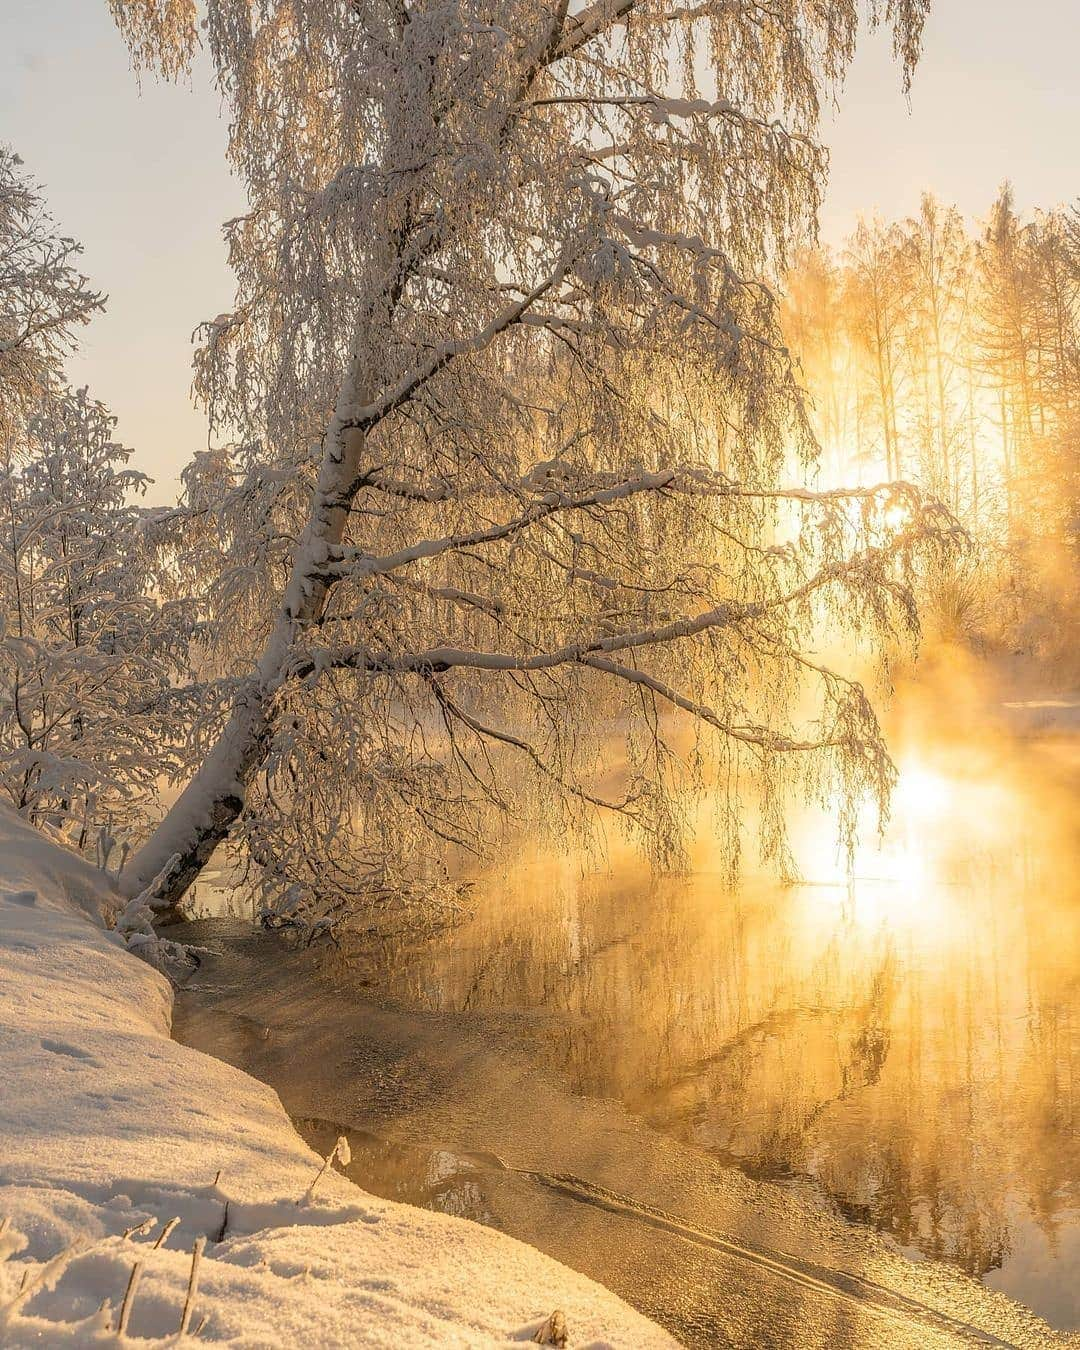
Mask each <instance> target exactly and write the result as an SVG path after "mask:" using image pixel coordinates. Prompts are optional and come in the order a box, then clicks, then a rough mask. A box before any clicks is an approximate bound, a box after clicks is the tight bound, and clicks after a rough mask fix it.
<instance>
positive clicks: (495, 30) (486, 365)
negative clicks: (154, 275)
mask: <svg viewBox="0 0 1080 1350" xmlns="http://www.w3.org/2000/svg"><path fill="white" fill-rule="evenodd" d="M927 3H928V0H883V2H882V3H870V4H869V5H868V6H860V5H859V4H858V3H857V2H856V0H826V3H819V0H774V2H773V3H770V4H762V3H758V0H674V2H673V3H672V0H664V3H658V2H657V0H592V3H587V4H586V5H585V6H584V7H582V8H577V9H571V7H570V5H569V4H567V3H566V0H208V3H207V4H206V5H205V7H202V6H196V5H195V4H194V3H190V0H110V4H111V8H112V10H113V12H114V14H115V15H116V18H117V21H118V23H119V26H120V28H121V31H122V32H123V33H124V35H125V36H126V37H127V39H128V40H129V42H130V43H131V45H132V50H133V52H134V54H135V58H136V61H137V62H139V63H147V64H150V63H154V62H156V63H157V64H158V66H159V67H160V68H162V69H164V70H165V71H166V72H167V73H172V72H174V71H176V70H177V69H180V68H182V67H183V65H184V63H185V61H186V60H187V58H188V56H189V55H190V53H191V51H192V50H193V49H194V45H195V39H196V28H195V25H196V23H197V22H198V21H201V23H202V35H203V38H204V40H205V43H206V45H207V46H208V48H209V52H210V55H211V58H212V60H213V63H214V67H215V70H216V73H217V81H218V85H219V88H220V90H221V93H222V95H223V97H224V99H225V100H226V103H227V105H228V108H229V111H230V116H231V140H230V155H231V159H232V163H233V165H234V167H235V169H236V171H237V172H238V173H239V174H240V175H241V176H242V178H243V180H244V181H245V183H246V185H247V191H248V196H249V209H248V210H247V211H246V212H245V214H244V215H243V216H242V217H241V218H239V219H237V220H234V221H231V222H229V224H228V225H227V227H226V234H227V240H228V245H229V250H230V257H231V261H232V265H233V268H234V270H235V274H236V278H237V293H236V298H235V303H234V305H233V307H232V308H231V309H230V311H229V312H228V313H225V314H222V315H220V316H219V317H218V318H216V319H214V320H213V321H212V322H210V323H208V324H207V325H206V326H205V327H204V329H203V330H202V335H201V345H200V347H199V351H198V355H197V359H196V370H197V375H196V384H197V390H198V393H199V395H200V397H201V398H202V399H203V400H204V402H205V404H206V406H207V407H208V409H209V411H210V416H211V420H212V422H213V424H214V425H215V427H217V428H218V429H219V430H220V431H221V432H222V433H223V434H224V435H227V436H230V437H233V438H235V440H236V443H237V444H238V445H239V447H240V448H239V449H238V450H237V451H236V452H235V453H234V454H233V455H231V456H218V457H214V456H208V457H204V458H203V459H202V460H200V461H199V463H198V464H197V465H195V466H193V470H192V473H191V474H190V475H189V479H188V482H189V488H190V499H189V503H188V515H187V518H186V520H185V522H184V524H183V532H184V533H185V534H186V535H187V537H188V539H189V542H190V545H191V547H192V548H193V549H197V548H199V547H203V548H204V549H205V550H206V552H205V554H204V557H203V565H204V566H205V565H207V563H208V561H209V560H211V559H216V565H217V568H218V580H217V583H216V586H215V588H214V592H213V597H212V599H213V603H214V607H215V610H216V613H217V615H218V617H219V621H220V624H219V640H218V648H219V661H220V669H221V674H222V678H223V681H224V684H223V685H221V686H219V687H224V688H227V689H228V690H229V691H230V697H229V699H228V701H227V703H226V704H225V705H223V706H220V707H218V706H214V707H213V708H211V710H210V712H209V713H208V716H207V720H206V724H205V726H204V727H203V729H202V730H203V733H204V734H206V733H207V732H208V731H209V730H211V729H212V730H213V731H214V733H215V736H216V739H214V741H213V744H212V748H211V749H210V750H209V752H208V754H207V756H206V758H205V760H204V762H203V764H202V766H201V767H200V768H199V770H198V771H197V773H196V774H195V776H194V777H193V779H192V780H191V782H190V783H189V784H188V786H187V788H186V789H185V791H184V792H183V794H182V795H181V796H180V798H179V799H178V801H177V802H176V804H175V806H174V807H173V808H172V810H171V811H170V812H169V813H168V815H167V816H166V818H165V820H164V821H163V823H162V825H161V826H160V828H159V829H158V830H157V831H156V832H155V834H154V835H153V836H152V837H151V838H150V840H149V841H148V843H147V844H146V845H145V847H144V848H143V849H142V850H141V851H140V852H139V854H138V855H137V857H136V858H135V860H134V863H133V865H132V866H131V868H130V869H129V871H128V873H127V878H128V880H127V884H128V886H129V888H130V889H132V890H136V889H138V888H141V887H145V886H146V885H147V884H148V883H149V882H150V881H151V880H152V879H153V878H154V877H155V876H157V875H158V874H162V875H163V880H162V883H161V886H160V895H161V903H162V906H163V908H169V907H172V906H175V904H176V903H177V902H178V901H179V900H180V898H181V897H182V896H183V894H184V892H185V890H186V889H187V888H188V887H189V886H190V884H191V883H192V881H193V880H194V879H195V877H196V876H197V875H198V874H199V871H200V869H201V868H202V867H203V866H204V865H205V863H206V862H207V860H208V859H209V858H210V857H211V856H212V854H213V853H214V851H215V849H216V848H217V847H218V845H219V844H220V843H221V842H222V840H224V839H225V838H226V837H230V836H231V837H232V838H234V839H237V840H240V841H242V842H243V843H244V844H245V845H246V846H247V848H248V851H249V855H250V856H251V857H253V858H254V859H255V860H256V862H257V864H258V867H259V868H260V869H261V872H262V875H263V877H264V879H265V880H266V882H267V884H268V886H269V887H271V888H272V889H274V890H276V891H277V892H279V894H282V895H286V896H288V897H289V902H290V903H293V904H295V905H297V906H299V907H300V908H302V909H303V908H306V909H308V912H311V909H312V908H313V909H314V911H315V912H319V913H323V914H325V913H330V914H334V913H338V912H341V911H342V910H348V909H355V908H356V907H359V906H363V905H364V904H365V903H367V902H368V901H370V900H372V899H373V898H377V897H379V896H382V895H384V894H386V893H387V892H388V891H392V892H395V893H402V892H404V890H406V889H407V888H408V887H409V886H412V885H416V884H421V883H424V882H425V881H426V880H428V879H430V878H425V876H424V869H425V867H426V866H427V864H428V863H429V862H430V861H431V860H432V859H435V858H438V857H440V856H444V852H445V849H446V848H450V849H452V850H459V851H460V850H464V851H465V852H474V853H479V854H481V855H482V854H483V853H484V851H485V849H487V848H489V847H490V845H491V842H492V840H493V839H494V838H495V837H496V836H497V834H498V831H499V829H500V822H504V823H505V822H506V821H511V822H513V826H514V828H519V827H520V828H526V827H527V826H529V825H531V824H532V823H534V822H535V821H536V820H538V819H541V818H547V819H548V820H549V821H554V822H555V823H556V824H557V826H558V827H559V828H560V829H563V828H565V827H570V826H574V825H576V824H585V823H587V821H588V819H589V817H590V816H591V814H592V813H593V812H594V811H595V810H598V809H603V808H604V807H605V806H607V807H610V808H611V809H613V810H615V811H617V812H619V813H621V814H622V816H623V817H624V818H625V819H626V820H627V821H628V822H629V823H630V824H631V826H632V827H634V828H636V829H637V830H638V831H640V833H641V836H642V838H643V839H644V840H645V841H646V842H647V844H648V845H649V847H650V849H651V851H652V852H653V854H654V856H655V857H656V858H657V859H658V860H660V861H672V860H675V859H677V858H678V857H679V855H680V849H681V844H682V839H683V833H684V832H683V826H684V824H685V821H686V818H687V816H688V815H689V813H690V807H691V805H692V803H693V801H694V800H695V795H694V794H695V792H700V791H703V790H705V789H707V788H710V787H716V786H719V787H720V788H721V790H722V794H723V800H725V801H728V802H731V801H732V800H733V799H732V797H731V795H730V793H731V790H732V789H733V788H734V787H735V786H736V785H737V784H738V782H739V781H742V779H741V776H742V775H745V774H746V773H748V772H751V771H752V772H753V775H754V778H755V782H756V790H757V791H759V792H761V793H762V794H763V801H764V813H763V819H764V826H763V831H762V835H763V840H764V846H765V848H766V850H767V851H768V850H771V851H773V852H778V851H780V850H781V849H782V830H781V824H780V820H781V810H782V807H783V803H784V797H785V791H786V789H787V788H788V787H789V786H790V785H791V784H792V783H793V782H795V781H799V782H801V783H804V784H805V783H807V782H808V781H809V782H811V783H812V784H814V785H816V786H818V787H820V788H821V790H823V791H826V790H827V791H832V790H833V788H834V787H836V786H839V787H841V788H842V789H843V792H844V794H846V795H845V797H844V800H846V801H847V802H848V803H850V802H852V801H853V800H854V799H855V798H856V797H857V796H858V795H859V794H861V793H863V792H865V791H867V790H869V791H871V792H873V793H874V794H875V795H877V796H878V797H879V798H880V797H882V796H883V795H884V794H885V793H886V792H887V788H888V784H889V777H890V765H889V761H888V758H887V755H886V753H885V749H884V747H883V745H882V742H881V738H880V735H879V731H878V726H877V722H876V720H875V717H874V714H873V711H872V709H871V706H870V703H869V701H868V700H867V698H866V696H865V695H864V692H863V690H862V688H861V686H860V685H859V684H857V683H855V682H853V681H852V680H851V679H849V678H846V677H845V676H844V674H843V673H842V672H839V671H833V670H831V669H829V668H827V667H826V666H825V665H824V664H822V662H821V661H820V659H819V658H818V657H816V656H815V655H814V636H813V635H814V633H815V631H819V623H820V620H821V619H822V617H823V615H824V614H825V613H826V612H829V613H831V614H832V615H833V616H834V617H836V618H837V619H839V620H840V621H842V622H844V623H847V624H849V625H850V626H851V627H853V628H854V629H856V630H858V631H860V632H864V631H869V630H872V629H874V628H875V627H878V628H880V627H881V626H887V625H888V624H889V623H890V622H892V621H893V619H894V618H895V617H896V615H897V614H900V615H902V616H903V617H905V618H906V619H907V620H910V619H911V617H912V616H911V612H910V608H909V603H908V602H909V595H908V592H907V590H906V588H905V585H904V582H903V566H902V565H903V563H904V562H905V560H906V559H908V558H909V557H910V555H911V551H912V550H913V549H914V548H916V547H918V546H919V545H920V544H922V543H923V542H924V541H926V540H927V539H938V540H940V538H941V537H942V535H943V533H945V532H947V530H948V525H947V523H946V522H945V521H944V519H943V517H942V516H940V515H939V514H938V513H937V511H936V508H934V507H933V506H932V505H930V504H928V503H927V502H925V501H924V500H923V499H922V498H920V497H918V496H917V495H915V494H914V493H913V492H910V491H908V490H906V489H904V488H902V487H893V486H887V485H883V486H881V487H878V488H870V489H863V490H860V491H857V492H851V493H841V492H828V493H817V492H815V491H813V490H812V488H811V487H809V486H807V483H808V481H810V473H811V470H812V465H813V459H814V454H815V447H814V444H813V439H812V437H811V435H810V432H809V430H808V426H807V422H806V419H805V417H804V412H803V407H802V399H801V394H800V390H799V385H798V380H797V376H796V372H795V371H794V369H793V367H792V363H791V361H790V359H789V356H788V353H787V351H786V349H785V347H784V344H783V341H782V338H781V335H780V332H779V329H778V324H777V306H776V300H775V298H774V292H773V289H772V280H773V278H774V277H775V276H776V275H777V273H778V268H779V267H780V266H781V265H782V263H783V259H784V255H785V253H786V250H787V248H788V246H789V244H790V243H791V242H792V241H793V240H794V239H795V238H797V237H799V236H802V235H804V234H805V233H806V232H807V231H808V229H809V228H810V226H811V225H812V221H813V218H814V214H815V211H816V207H817V204H818V197H819V193H820V190H821V186H822V181H823V175H824V167H825V155H824V151H823V149H822V147H821V146H820V144H819V143H818V142H817V141H816V140H815V129H816V126H817V121H818V113H819V105H820V101H821V99H822V97H823V96H825V95H826V94H827V91H828V89H829V88H830V87H831V86H832V85H833V84H834V83H835V82H836V81H837V80H838V79H839V78H840V77H841V76H842V74H843V71H844V70H845V68H846V66H847V64H848V62H849V60H850V58H851V56H852V54H853V51H854V47H855V43H856V39H857V35H858V30H859V25H860V22H861V21H862V20H867V21H869V22H886V23H888V24H889V25H891V28H892V32H893V35H894V43H895V47H896V51H897V54H898V56H899V58H900V62H901V65H902V68H903V71H904V72H905V77H906V75H907V74H909V73H910V71H911V69H912V66H913V63H914V61H915V58H916V55H917V51H918V45H919V36H920V29H921V24H922V20H923V17H924V10H925V8H926V5H927ZM789 475H790V476H789ZM789 482H791V483H794V486H791V487H788V486H785V484H787V483H789ZM898 499H902V501H900V502H899V506H900V508H901V509H898ZM200 531H202V534H201V535H200ZM200 537H201V538H202V541H203V542H202V544H201V545H200V544H199V542H198V540H199V538H200ZM683 727H685V728H687V730H685V731H683V730H681V728H683ZM690 728H692V731H691V730H689V729H690ZM680 735H684V736H688V737H691V739H689V740H688V739H683V740H682V741H680V740H679V736H680ZM613 745H616V746H617V747H618V757H619V759H620V761H623V760H624V761H625V763H621V764H620V767H619V771H618V772H615V771H614V769H613V768H612V746H613ZM676 747H678V748H679V750H680V753H679V754H678V755H676V754H675V748H676ZM733 839H734V836H733Z"/></svg>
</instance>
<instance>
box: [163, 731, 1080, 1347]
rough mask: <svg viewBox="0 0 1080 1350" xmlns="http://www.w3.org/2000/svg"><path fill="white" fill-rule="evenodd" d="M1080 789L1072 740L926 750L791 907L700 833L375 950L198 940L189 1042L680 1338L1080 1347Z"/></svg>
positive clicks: (481, 893)
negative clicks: (667, 862)
mask: <svg viewBox="0 0 1080 1350" xmlns="http://www.w3.org/2000/svg"><path fill="white" fill-rule="evenodd" d="M1078 766H1080V739H1078V738H1077V737H1076V736H1075V734H1072V735H1070V734H1064V733H1058V734H1052V733H1051V734H1045V733H1044V734H1040V735H1036V736H1032V735H1028V736H1026V737H1024V738H1018V737H1015V736H1012V735H1007V734H1006V733H1004V732H993V733H991V732H989V731H987V732H986V733H985V734H977V735H971V734H970V728H968V729H966V730H965V731H964V733H963V735H962V736H961V735H960V734H959V733H958V734H957V735H956V736H953V737H951V738H949V739H948V740H945V741H941V742H939V743H935V744H933V746H932V748H930V749H928V748H927V744H926V742H925V738H924V739H923V743H922V744H921V745H918V746H916V745H914V744H909V746H908V748H907V749H906V750H905V751H904V752H903V754H902V755H901V760H900V767H901V771H902V772H901V778H900V784H899V788H898V791H897V794H896V799H895V803H894V810H893V815H892V820H891V823H890V825H889V827H888V830H887V832H886V834H885V837H884V840H882V841H879V839H878V838H877V836H876V833H875V831H874V829H873V828H872V825H871V823H870V822H867V827H866V830H865V831H864V835H865V838H864V842H863V844H862V846H861V848H860V851H859V855H858V858H857V863H856V869H855V875H854V877H853V878H848V877H847V876H846V875H845V871H844V868H843V867H842V866H841V865H840V863H839V861H838V860H837V857H836V851H835V847H834V844H833V836H832V834H831V832H830V830H829V829H828V827H827V826H826V825H825V823H824V821H823V819H822V818H819V817H815V816H807V817H806V818H805V819H804V820H803V821H802V822H801V823H800V828H799V830H798V831H797V838H796V851H797V854H798V856H799V859H800V863H801V866H802V870H803V876H804V879H803V881H802V883H801V884H798V885H793V886H792V885H789V886H782V885H780V884H778V883H777V882H776V881H775V880H773V879H770V878H768V877H766V876H761V875H754V874H752V873H751V874H750V875H748V876H746V877H745V879H744V880H743V881H742V882H741V883H740V884H739V886H738V887H736V888H734V889H731V888H729V887H728V886H727V885H726V884H725V883H724V881H723V877H722V874H721V872H720V871H719V870H718V869H717V868H716V866H715V865H714V860H713V859H712V858H711V856H710V851H709V845H708V842H707V837H705V838H703V841H702V843H701V845H700V846H699V849H698V852H697V855H696V859H695V870H694V872H693V873H692V875H690V876H688V877H685V878H678V879H670V878H668V879H662V880H656V879H655V878H652V877H650V876H649V875H647V874H645V873H643V871H642V869H641V868H640V866H639V865H638V864H636V863H634V862H633V861H632V860H631V859H629V858H627V857H624V856H621V855H620V856H618V857H616V858H615V859H614V860H613V861H612V862H611V863H610V865H609V866H607V867H606V868H605V869H604V870H603V871H602V872H594V873H588V874H584V875H583V874H582V869H581V864H580V861H579V860H578V859H576V858H567V859H558V858H553V857H551V856H543V857H530V858H528V859H525V860H522V861H520V862H519V863H517V864H516V865H515V866H514V867H512V868H507V869H505V870H503V871H502V872H499V873H493V874H491V875H489V876H488V877H486V878H485V880H484V884H483V885H481V886H480V887H479V888H478V889H477V893H476V896H475V897H474V905H473V908H472V910H471V913H470V915H469V917H468V918H467V919H466V920H465V921H463V922H462V923H461V924H460V925H458V926H457V927H455V928H453V929H452V930H450V931H449V932H444V933H441V934H439V935H436V936H433V937H431V938H428V939H424V940H420V939H412V940H410V941H408V942H396V943H385V944H382V945H380V946H378V947H377V948H376V949H372V948H370V947H355V946H354V947H352V948H348V947H346V948H345V949H344V950H338V949H336V948H334V947H332V946H326V947H318V948H312V949H308V950H303V951H301V950H296V949H294V948H292V947H290V946H289V945H288V942H287V940H286V939H284V938H282V937H280V936H277V935H273V934H265V933H259V932H255V931H253V930H252V929H251V928H250V926H249V925H245V924H242V923H239V922H237V921H235V920H228V919H223V918H215V919H207V920H202V921H198V922H196V923H193V924H191V925H190V926H189V933H190V935H191V938H192V939H193V940H198V941H199V942H200V943H203V944H205V945H207V946H209V947H210V949H211V950H212V952H213V953H214V954H213V955H212V956H210V957H209V958H208V959H207V960H206V961H205V962H204V964H203V967H202V969H201V970H200V971H199V973H198V974H197V976H196V977H195V978H194V980H193V981H192V982H191V984H190V985H189V986H188V987H187V988H186V989H185V991H184V992H183V993H182V995H181V996H180V998H179V999H178V1004H177V1012H176V1019H175V1034H176V1035H177V1037H178V1038H179V1039H180V1040H182V1041H184V1042H186V1043H188V1044H190V1045H193V1046H196V1047H197V1048H200V1049H203V1050H207V1051H209V1052H210V1053H213V1054H215V1055H218V1056H220V1057H221V1058H224V1059H226V1060H229V1061H230V1062H232V1063H235V1064H237V1065H239V1066H240V1067H242V1068H244V1069H246V1070H247V1071H249V1072H251V1073H253V1074H254V1075H255V1076H256V1077H259V1078H261V1079H263V1080H265V1081H266V1082H268V1083H270V1084H271V1085H272V1086H273V1087H275V1088H276V1089H277V1091H278V1093H279V1094H280V1096H281V1098H282V1101H283V1103H284V1105H285V1107H286V1109H287V1110H288V1111H289V1113H290V1114H291V1115H292V1116H293V1118H294V1120H295V1121H296V1123H297V1126H298V1128H299V1129H300V1131H301V1133H303V1134H304V1135H305V1136H306V1137H307V1138H308V1139H309V1140H310V1141H311V1142H312V1143H313V1144H314V1145H315V1146H316V1147H317V1148H320V1149H322V1150H323V1151H326V1150H328V1149H329V1147H330V1146H331V1145H332V1143H333V1140H334V1138H335V1137H336V1135H337V1134H338V1133H346V1134H347V1135H348V1136H349V1139H350V1143H351V1148H352V1156H353V1161H352V1164H351V1166H350V1169H349V1172H350V1175H351V1176H353V1178H354V1179H355V1180H356V1181H357V1182H358V1183H359V1184H360V1185H361V1186H363V1187H365V1188H366V1189H368V1190H370V1191H374V1192H376V1193H378V1194H380V1195H384V1196H388V1197H391V1198H395V1199H401V1200H406V1201H409V1202H412V1203H415V1204H420V1205H427V1206H430V1207H432V1208H437V1209H441V1210H445V1211H447V1212H449V1213H454V1214H459V1215H463V1216H465V1217H468V1218H471V1219H475V1220H478V1221H479V1222H481V1223H489V1224H494V1225H496V1226H497V1227H499V1228H501V1229H503V1230H505V1231H507V1232H509V1233H511V1234H513V1235H515V1236H517V1237H520V1238H522V1239H524V1240H525V1241H527V1242H530V1243H533V1244H534V1245H535V1246H538V1247H540V1248H542V1249H543V1250H544V1251H547V1252H549V1253H550V1254H552V1255H554V1256H556V1257H558V1258H559V1259H560V1260H562V1261H564V1262H566V1263H567V1264H568V1265H570V1266H573V1267H575V1268H577V1269H580V1270H583V1271H585V1272H586V1273H587V1274H589V1275H592V1276H594V1277H595V1278H597V1279H598V1280H600V1281H601V1282H602V1283H604V1284H606V1285H608V1286H609V1287H611V1288H613V1289H615V1290H616V1291H617V1292H618V1293H620V1294H621V1295H623V1297H625V1298H627V1299H628V1301H630V1302H631V1303H633V1304H635V1305H636V1306H637V1307H639V1308H641V1309H642V1310H643V1311H645V1312H646V1313H648V1314H649V1315H651V1316H653V1317H654V1318H656V1319H657V1320H658V1321H660V1322H661V1323H662V1324H664V1325H665V1326H667V1327H668V1328H669V1329H670V1330H671V1331H672V1332H673V1333H674V1334H675V1335H676V1336H677V1337H679V1338H680V1339H681V1340H683V1341H684V1342H685V1343H686V1344H688V1345H691V1346H702V1347H704V1346H722V1345H739V1346H748V1347H749V1346H818V1345H820V1346H823V1347H824V1346H845V1345H851V1346H862V1345H865V1346H873V1345H879V1344H885V1343H888V1344H890V1346H901V1345H911V1346H913V1347H914V1346H928V1345H936V1344H939V1343H940V1344H955V1343H964V1342H967V1341H970V1340H971V1339H972V1338H974V1339H975V1340H977V1341H985V1342H988V1343H992V1344H1005V1345H1037V1344H1039V1345H1041V1344H1049V1343H1055V1342H1057V1341H1059V1340H1060V1341H1072V1340H1074V1338H1073V1337H1071V1336H1069V1334H1068V1333H1070V1332H1072V1331H1075V1330H1076V1329H1078V1328H1080V883H1078V869H1077V860H1078V851H1077V831H1076V811H1075V803H1076V788H1077V781H1078ZM1004 1296H1007V1298H1006V1297H1004ZM1029 1310H1030V1311H1029ZM1058 1333H1060V1334H1058ZM1075 1339H1076V1340H1077V1341H1080V1338H1075Z"/></svg>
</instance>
